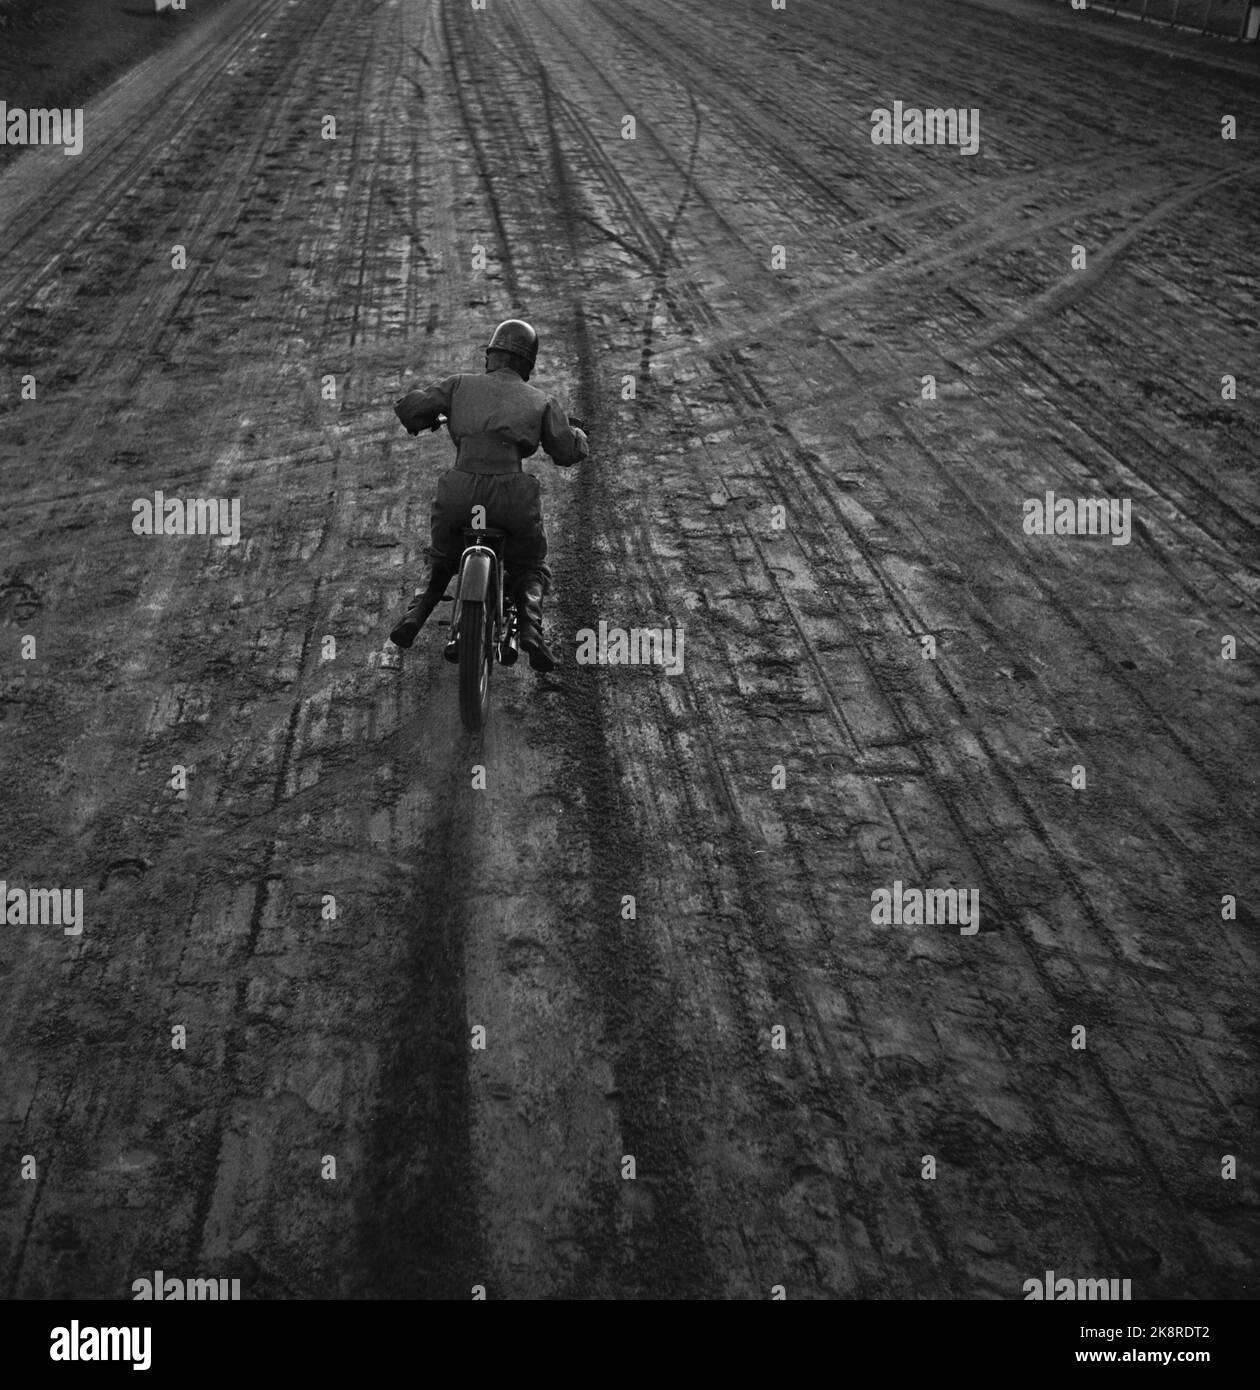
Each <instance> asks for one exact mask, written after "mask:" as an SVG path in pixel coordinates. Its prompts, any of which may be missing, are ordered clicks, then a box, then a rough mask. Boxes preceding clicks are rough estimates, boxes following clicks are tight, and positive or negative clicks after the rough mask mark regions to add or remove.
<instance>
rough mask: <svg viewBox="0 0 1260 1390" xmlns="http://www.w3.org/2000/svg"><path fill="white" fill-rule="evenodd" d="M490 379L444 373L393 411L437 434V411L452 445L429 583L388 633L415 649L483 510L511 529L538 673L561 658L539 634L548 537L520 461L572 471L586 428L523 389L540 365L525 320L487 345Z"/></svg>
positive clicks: (525, 641) (534, 485) (508, 559)
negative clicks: (477, 511) (467, 531)
mask: <svg viewBox="0 0 1260 1390" xmlns="http://www.w3.org/2000/svg"><path fill="white" fill-rule="evenodd" d="M485 354H486V357H485V366H486V370H485V373H484V375H480V374H478V373H475V372H468V373H463V374H460V375H457V376H448V377H446V378H444V379H443V380H442V381H439V382H437V383H436V384H435V385H433V386H428V387H425V388H424V389H423V390H419V391H411V392H409V393H408V394H407V395H405V396H403V397H402V398H401V399H400V400H399V401H398V402H397V404H396V405H395V406H394V410H395V413H396V414H397V415H398V418H399V419H400V420H401V421H402V423H403V425H404V426H405V428H406V430H407V432H408V434H413V435H415V434H419V433H420V431H421V430H423V429H429V430H436V429H437V428H438V425H439V424H440V421H439V419H438V416H439V415H445V416H446V428H447V431H448V433H449V434H450V436H451V438H452V439H453V440H454V441H455V446H456V450H457V452H456V455H455V466H454V467H453V468H450V469H448V470H447V471H446V472H445V473H443V474H442V476H441V477H440V478H439V479H438V487H437V495H436V497H435V498H434V500H433V508H432V512H431V513H430V545H429V561H430V565H431V569H430V574H429V583H428V587H427V588H426V589H424V590H423V591H422V592H421V591H417V593H416V596H415V598H414V599H413V601H412V604H411V607H410V608H408V610H407V612H406V614H405V615H404V616H403V618H402V620H401V621H400V622H399V623H398V624H397V626H396V627H395V628H394V630H393V631H392V632H391V633H390V634H389V636H390V641H391V642H393V643H394V645H395V646H398V647H404V648H406V647H410V646H411V644H412V643H413V642H414V641H415V640H416V636H417V634H418V633H419V631H420V629H421V628H422V627H423V626H424V623H425V620H426V619H427V618H428V616H429V614H430V613H432V612H433V610H434V609H435V608H436V607H437V605H438V604H439V603H440V602H441V600H442V597H443V595H444V594H445V592H446V586H447V583H448V582H449V581H450V579H451V578H452V576H453V575H454V574H455V573H456V572H457V571H458V569H459V558H460V555H461V554H462V552H463V548H464V537H463V531H464V527H465V526H468V525H469V524H470V522H471V516H472V509H473V507H476V506H482V507H484V508H485V524H486V526H492V527H495V528H496V529H499V530H502V531H503V532H505V539H504V550H503V562H504V568H505V571H506V575H507V579H508V581H509V582H510V583H511V584H512V585H513V588H514V596H515V599H516V606H517V613H518V620H519V641H520V645H521V646H522V647H523V648H524V649H525V651H526V652H528V653H529V664H530V666H531V667H532V668H533V669H534V670H535V671H550V670H552V669H553V668H554V666H555V664H556V663H555V658H554V657H553V656H552V654H551V652H550V651H548V650H547V646H546V643H545V642H544V641H543V632H542V600H543V597H544V596H545V595H546V593H547V591H548V589H550V587H551V569H550V567H549V566H548V564H547V559H546V557H547V536H546V533H545V532H544V530H543V518H542V505H541V500H540V497H539V486H538V478H537V476H536V475H535V474H533V473H525V472H523V471H522V470H521V460H522V459H523V458H528V457H529V456H530V455H531V454H533V453H535V452H536V451H537V449H538V446H539V445H540V444H541V445H542V447H543V449H544V450H545V451H546V452H547V454H549V455H550V457H551V460H552V462H553V463H556V464H558V465H559V466H560V467H561V468H568V467H570V466H571V465H573V464H575V463H580V462H581V461H582V460H583V459H584V458H587V457H588V456H589V454H590V448H589V446H588V444H587V439H586V433H585V430H584V429H583V428H582V422H581V421H580V420H577V419H575V418H574V417H572V416H566V415H565V413H564V411H562V410H561V409H560V405H559V403H558V402H557V400H556V399H555V397H554V396H549V395H547V394H546V393H545V392H543V391H540V390H538V389H537V387H534V386H529V385H527V383H528V381H529V377H530V373H531V372H532V371H533V369H534V364H535V363H536V362H537V360H538V334H537V333H536V332H535V331H534V330H533V328H531V327H530V325H529V324H528V323H526V322H524V320H523V319H506V320H505V321H504V322H503V323H501V324H499V326H498V327H497V328H496V329H495V330H494V333H493V334H492V336H491V338H490V341H489V342H488V343H487V344H486V347H485Z"/></svg>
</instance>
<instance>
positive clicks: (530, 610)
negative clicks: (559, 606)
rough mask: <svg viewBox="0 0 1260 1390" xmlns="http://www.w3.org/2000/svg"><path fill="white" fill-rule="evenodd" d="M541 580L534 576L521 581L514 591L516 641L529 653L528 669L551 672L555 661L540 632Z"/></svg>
mask: <svg viewBox="0 0 1260 1390" xmlns="http://www.w3.org/2000/svg"><path fill="white" fill-rule="evenodd" d="M542 600H543V586H542V580H541V579H539V578H537V577H536V576H534V575H530V576H529V577H528V578H527V579H524V580H522V581H521V583H520V584H519V585H518V586H517V590H516V603H517V609H518V613H519V628H518V641H519V642H520V645H521V646H522V647H523V648H524V649H525V651H527V652H528V653H529V664H530V668H531V669H532V670H534V671H552V670H554V669H555V665H556V659H555V657H554V656H552V654H551V653H550V652H549V651H548V650H547V644H546V643H545V642H544V641H543V632H542V621H543V617H542Z"/></svg>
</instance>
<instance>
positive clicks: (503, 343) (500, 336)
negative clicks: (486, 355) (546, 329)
mask: <svg viewBox="0 0 1260 1390" xmlns="http://www.w3.org/2000/svg"><path fill="white" fill-rule="evenodd" d="M491 350H494V351H497V352H510V353H511V354H512V356H513V357H519V358H521V359H522V360H523V362H524V364H525V375H526V377H528V376H529V374H530V372H532V371H533V369H534V363H535V362H536V361H537V360H538V334H537V333H535V332H534V330H533V329H532V328H531V327H530V326H529V324H527V323H526V322H525V320H524V319H504V320H503V322H502V323H501V324H500V325H499V326H498V328H496V329H495V330H494V332H493V334H491V336H490V341H489V342H488V343H487V344H486V351H487V352H490V351H491Z"/></svg>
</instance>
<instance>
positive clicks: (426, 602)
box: [389, 570, 451, 649]
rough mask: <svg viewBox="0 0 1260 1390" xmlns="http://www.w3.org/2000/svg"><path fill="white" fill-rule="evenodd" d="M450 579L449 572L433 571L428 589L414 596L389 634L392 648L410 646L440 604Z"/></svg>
mask: <svg viewBox="0 0 1260 1390" xmlns="http://www.w3.org/2000/svg"><path fill="white" fill-rule="evenodd" d="M450 579H451V572H450V571H449V570H434V571H433V573H432V574H431V575H430V577H429V587H428V588H427V589H426V590H425V591H424V592H423V593H417V594H416V596H415V598H414V599H413V600H412V602H411V607H410V608H408V609H407V611H406V613H405V614H404V615H403V618H402V621H401V622H400V623H399V624H398V625H397V627H395V628H394V630H393V632H391V633H390V634H389V640H390V641H391V642H392V643H393V644H394V646H396V647H402V648H404V649H406V648H407V647H410V646H411V644H412V643H413V642H414V641H415V640H416V638H417V636H418V635H419V633H420V629H421V628H422V627H423V626H424V624H425V622H426V620H427V619H428V617H429V614H430V613H432V612H433V610H434V609H435V608H436V607H437V606H438V604H439V603H441V602H442V597H443V595H444V594H445V593H446V586H447V584H449V583H450Z"/></svg>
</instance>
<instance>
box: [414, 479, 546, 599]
mask: <svg viewBox="0 0 1260 1390" xmlns="http://www.w3.org/2000/svg"><path fill="white" fill-rule="evenodd" d="M474 507H484V508H485V515H484V517H479V518H478V520H479V521H480V522H481V523H482V524H484V525H485V526H492V527H494V528H495V529H496V530H500V531H503V532H504V541H503V565H504V568H505V570H506V571H507V575H506V578H507V582H508V583H509V584H511V585H520V584H524V583H527V582H528V581H529V580H530V579H531V578H536V579H537V580H538V581H539V583H540V584H541V585H542V592H543V594H544V595H545V594H546V593H547V591H548V590H549V589H550V588H551V567H550V566H549V565H548V564H547V533H546V532H545V531H544V529H543V516H542V498H541V496H540V492H539V485H538V479H537V477H535V475H534V474H533V473H465V472H463V471H461V470H460V469H458V468H450V469H448V470H447V471H446V472H445V473H443V474H442V476H441V477H440V478H439V479H438V486H437V495H436V496H435V497H434V499H433V508H432V510H431V512H430V514H429V550H428V558H429V563H430V564H431V565H432V567H433V577H434V578H436V577H437V576H438V575H440V574H441V573H446V574H447V576H448V577H449V576H450V575H453V574H455V573H456V572H457V571H458V569H459V557H460V556H461V555H462V554H463V552H464V547H465V545H466V544H467V542H466V541H465V539H464V528H465V527H466V526H471V525H472V524H473V508H474Z"/></svg>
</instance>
